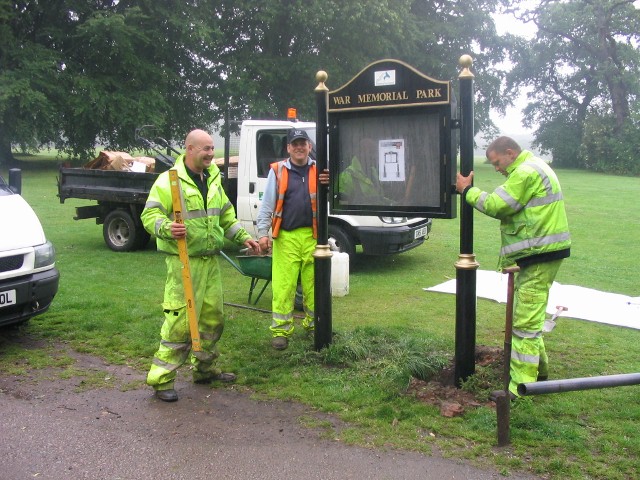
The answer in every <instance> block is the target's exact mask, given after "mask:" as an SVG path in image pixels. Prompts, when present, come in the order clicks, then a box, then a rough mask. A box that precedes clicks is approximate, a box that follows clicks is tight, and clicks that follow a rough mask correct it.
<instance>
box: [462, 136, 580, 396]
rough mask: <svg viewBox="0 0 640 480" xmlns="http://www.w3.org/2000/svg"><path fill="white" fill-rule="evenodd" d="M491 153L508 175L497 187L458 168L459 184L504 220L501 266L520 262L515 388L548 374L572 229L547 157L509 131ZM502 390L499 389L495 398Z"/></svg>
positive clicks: (513, 352) (512, 383) (472, 200)
mask: <svg viewBox="0 0 640 480" xmlns="http://www.w3.org/2000/svg"><path fill="white" fill-rule="evenodd" d="M487 159H488V160H489V162H490V163H491V164H492V165H493V166H494V168H495V169H496V171H497V172H499V173H501V174H503V175H505V176H506V177H507V180H506V181H505V182H504V183H503V184H502V185H501V186H499V187H498V188H496V189H495V190H494V191H493V193H488V192H483V191H482V190H480V189H479V188H477V187H473V186H471V183H472V180H473V172H471V173H470V175H469V176H468V177H464V176H462V175H461V174H460V173H458V176H457V181H456V190H457V191H458V192H459V193H461V194H463V196H464V198H465V200H466V202H467V203H468V204H469V205H471V206H472V207H474V208H475V209H476V210H478V211H480V212H482V213H484V214H485V215H488V216H490V217H493V218H497V219H499V220H500V231H501V240H502V247H501V249H500V268H504V267H508V266H510V265H513V264H516V265H518V266H519V267H520V271H519V272H518V273H517V274H516V279H515V297H514V311H513V331H512V337H511V345H512V350H511V362H510V375H511V380H510V383H509V391H510V393H511V398H512V399H514V398H516V397H517V396H518V389H517V388H518V384H519V383H530V382H535V381H539V380H546V379H547V377H548V375H549V365H548V359H547V353H546V351H545V347H544V341H543V340H542V327H543V325H544V320H545V313H546V309H547V301H548V299H549V289H550V288H551V285H552V284H553V281H554V279H555V277H556V274H557V273H558V269H559V268H560V264H561V263H562V259H564V258H567V257H568V256H569V254H570V247H571V235H570V234H569V224H568V222H567V215H566V212H565V208H564V200H563V195H562V190H561V188H560V182H559V181H558V177H557V176H556V174H555V173H554V171H553V170H552V169H551V167H549V165H547V164H546V163H545V162H544V161H542V160H540V159H539V158H536V157H534V155H533V154H532V153H531V152H529V151H527V150H524V151H523V150H522V149H521V148H520V146H519V145H518V144H517V143H516V142H515V141H514V140H513V139H511V138H509V137H499V138H497V139H496V140H494V141H493V142H492V143H491V145H489V147H488V148H487ZM498 393H499V392H498V391H496V392H493V393H492V394H491V397H490V398H491V399H492V400H495V398H496V396H497V394H498Z"/></svg>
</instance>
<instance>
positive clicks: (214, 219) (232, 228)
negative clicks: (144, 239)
mask: <svg viewBox="0 0 640 480" xmlns="http://www.w3.org/2000/svg"><path fill="white" fill-rule="evenodd" d="M173 168H174V169H175V170H177V171H178V176H179V178H180V184H181V187H182V196H183V201H184V203H183V206H182V207H183V210H182V211H183V219H184V223H185V225H186V227H187V251H188V252H189V256H206V255H214V254H216V253H218V252H219V251H220V250H221V249H222V247H223V245H224V238H225V237H226V238H227V239H229V240H231V241H233V242H235V243H236V244H238V245H242V244H243V243H244V242H245V241H246V240H248V239H250V238H251V235H249V233H247V231H246V230H245V229H244V228H242V225H241V224H240V222H239V221H238V220H237V219H236V213H235V210H234V208H233V205H232V204H231V202H230V201H229V198H228V197H227V195H226V193H225V192H224V190H223V188H222V183H221V175H220V169H218V167H217V166H216V165H215V164H212V165H211V166H210V167H209V168H208V171H209V174H210V175H209V177H208V178H207V186H208V192H207V208H206V210H205V208H204V201H203V199H202V194H201V193H200V190H198V186H197V185H196V184H195V183H194V182H193V180H192V179H191V177H189V174H188V173H187V170H186V168H187V167H186V166H185V164H184V155H180V156H179V157H178V158H177V159H176V163H175V165H174V167H173ZM140 218H141V220H142V223H143V225H144V228H145V229H146V230H147V231H148V232H149V233H151V234H152V235H155V236H156V244H157V247H158V250H160V251H163V252H166V253H170V254H176V255H177V254H178V244H177V242H176V241H175V240H174V239H173V238H172V237H171V230H170V226H171V223H172V222H173V221H174V217H173V202H172V200H171V184H170V180H169V172H163V173H161V174H160V175H159V176H158V178H157V180H156V181H155V183H154V184H153V186H152V187H151V190H150V192H149V197H148V199H147V203H146V204H145V207H144V210H143V211H142V214H141V215H140Z"/></svg>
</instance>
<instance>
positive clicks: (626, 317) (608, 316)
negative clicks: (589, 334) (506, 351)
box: [423, 270, 640, 329]
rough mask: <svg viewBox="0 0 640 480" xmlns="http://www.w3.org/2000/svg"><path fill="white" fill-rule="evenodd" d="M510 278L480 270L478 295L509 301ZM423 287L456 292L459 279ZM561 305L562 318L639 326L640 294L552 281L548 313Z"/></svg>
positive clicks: (477, 278)
mask: <svg viewBox="0 0 640 480" xmlns="http://www.w3.org/2000/svg"><path fill="white" fill-rule="evenodd" d="M507 279H508V275H506V274H503V273H500V272H491V271H487V270H478V271H477V272H476V296H478V297H481V298H488V299H491V300H495V301H496V302H500V303H506V302H507ZM423 290H426V291H429V292H442V293H454V294H455V293H456V280H455V278H454V279H453V280H448V281H446V282H444V283H441V284H440V285H436V286H435V287H430V288H424V289H423ZM559 305H562V306H564V307H567V308H568V310H567V311H565V312H562V313H561V314H560V316H561V317H571V318H579V319H581V320H589V321H592V322H598V323H607V324H609V325H618V326H621V327H629V328H636V329H640V297H629V296H627V295H620V294H617V293H608V292H601V291H599V290H594V289H592V288H585V287H577V286H575V285H562V284H560V283H558V282H553V285H552V287H551V290H550V291H549V304H548V305H547V313H548V314H550V315H552V314H554V313H556V310H557V307H558V306H559Z"/></svg>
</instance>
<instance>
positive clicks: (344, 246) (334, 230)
mask: <svg viewBox="0 0 640 480" xmlns="http://www.w3.org/2000/svg"><path fill="white" fill-rule="evenodd" d="M328 240H329V247H330V248H331V251H332V252H342V253H348V254H349V256H350V257H352V256H354V255H355V254H356V245H355V243H354V242H353V239H352V238H351V237H350V236H349V235H348V234H347V232H345V231H344V230H343V229H342V228H340V227H338V226H337V225H329V238H328Z"/></svg>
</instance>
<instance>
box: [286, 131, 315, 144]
mask: <svg viewBox="0 0 640 480" xmlns="http://www.w3.org/2000/svg"><path fill="white" fill-rule="evenodd" d="M300 138H304V139H305V140H306V141H307V142H310V141H311V139H310V138H309V135H308V134H307V132H306V131H305V130H302V129H301V128H292V129H291V130H289V133H288V134H287V143H291V142H293V141H294V140H298V139H300Z"/></svg>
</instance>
